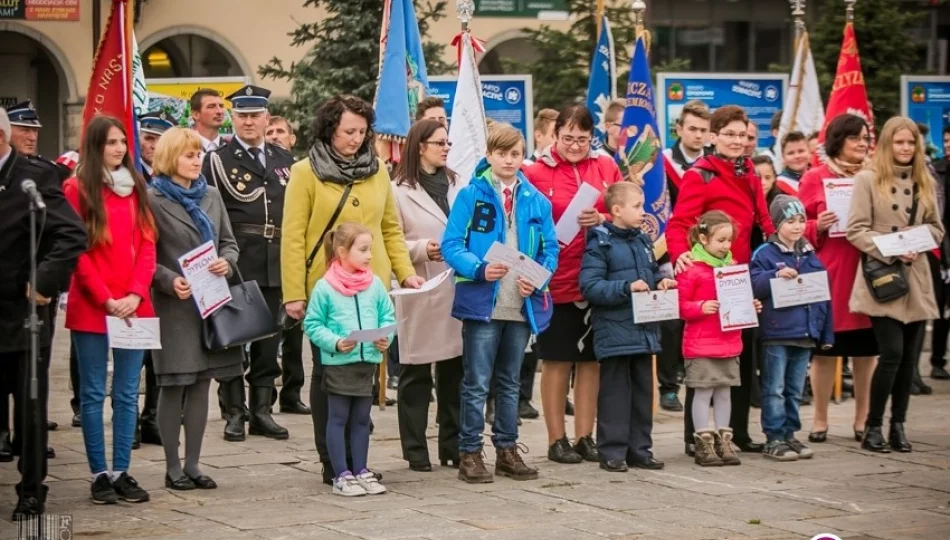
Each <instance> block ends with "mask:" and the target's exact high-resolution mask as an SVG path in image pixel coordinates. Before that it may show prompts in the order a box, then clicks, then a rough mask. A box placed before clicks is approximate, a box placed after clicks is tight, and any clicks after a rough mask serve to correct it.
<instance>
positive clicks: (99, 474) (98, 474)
mask: <svg viewBox="0 0 950 540" xmlns="http://www.w3.org/2000/svg"><path fill="white" fill-rule="evenodd" d="M104 474H109V471H102V472H97V473H93V475H92V481H93V482H95V481H96V480H98V479H99V477H100V476H102V475H104ZM110 479H111V477H110Z"/></svg>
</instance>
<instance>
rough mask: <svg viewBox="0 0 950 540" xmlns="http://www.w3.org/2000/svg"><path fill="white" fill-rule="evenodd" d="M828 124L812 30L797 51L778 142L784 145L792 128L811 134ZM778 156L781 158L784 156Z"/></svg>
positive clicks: (800, 43) (804, 36)
mask: <svg viewBox="0 0 950 540" xmlns="http://www.w3.org/2000/svg"><path fill="white" fill-rule="evenodd" d="M824 124H825V106H824V105H823V104H822V102H821V91H820V90H819V88H818V72H817V71H815V59H814V58H813V57H812V55H811V47H810V46H809V44H808V32H805V33H804V34H802V37H801V41H800V42H799V43H798V50H797V51H796V54H795V67H793V68H792V76H791V83H790V84H789V87H788V99H787V100H786V101H785V109H784V110H783V111H782V125H781V126H780V127H779V130H778V140H777V141H776V143H778V145H781V141H782V138H783V137H785V134H787V133H788V132H790V131H801V132H802V133H804V134H805V135H806V136H807V135H810V134H812V133H814V132H817V131H819V130H821V127H822V126H823V125H824ZM777 157H778V159H779V160H781V157H782V156H777Z"/></svg>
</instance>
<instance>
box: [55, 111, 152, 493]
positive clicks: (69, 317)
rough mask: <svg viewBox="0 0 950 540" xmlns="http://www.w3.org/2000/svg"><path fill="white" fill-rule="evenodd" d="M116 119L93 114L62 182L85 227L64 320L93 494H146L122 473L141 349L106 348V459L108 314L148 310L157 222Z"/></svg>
mask: <svg viewBox="0 0 950 540" xmlns="http://www.w3.org/2000/svg"><path fill="white" fill-rule="evenodd" d="M128 144H129V143H128V138H127V136H126V133H125V128H124V127H123V125H122V123H121V122H120V121H119V120H116V119H115V118H111V117H107V116H99V117H96V118H95V119H94V120H93V121H92V122H90V123H89V125H88V127H87V128H86V133H85V140H84V142H83V149H82V153H81V154H80V155H81V156H82V162H81V163H80V164H79V167H78V169H77V170H76V177H75V178H70V179H69V180H67V181H66V183H65V184H64V185H63V192H64V194H65V195H66V199H67V200H69V202H70V204H72V205H73V207H74V208H75V209H76V212H77V213H78V214H79V216H80V218H82V220H83V222H84V223H85V225H86V229H87V231H88V233H89V245H90V248H89V251H87V252H86V253H85V254H83V255H82V256H81V257H80V258H79V262H78V264H77V266H76V272H75V273H74V274H73V278H72V281H71V283H70V286H69V305H68V307H67V310H66V328H69V329H70V330H71V331H72V340H73V344H74V345H75V347H76V356H77V361H78V364H79V395H80V410H81V414H82V433H83V439H84V441H85V445H86V456H87V459H88V460H89V468H90V470H91V472H92V475H93V482H92V500H93V502H94V503H96V504H112V503H116V502H117V501H118V500H119V499H121V500H124V501H127V502H145V501H147V500H148V499H149V496H148V493H147V492H146V491H145V490H143V489H142V488H141V487H139V485H138V483H137V482H136V481H135V479H133V478H132V477H131V476H129V474H128V470H129V462H130V458H131V454H132V439H133V437H134V435H135V424H136V420H137V417H138V394H139V392H138V390H139V376H140V373H141V372H142V358H143V356H144V351H142V350H130V349H112V358H113V371H112V396H111V397H112V432H113V436H112V439H113V443H112V444H113V449H112V468H111V469H110V468H109V467H108V464H107V463H106V452H105V434H104V433H103V431H104V430H103V419H102V404H103V402H104V401H105V397H106V378H107V366H108V362H109V340H108V336H107V334H106V317H117V318H119V319H128V318H132V317H154V316H155V314H154V312H153V311H152V302H151V299H150V296H149V289H150V286H151V283H152V275H153V274H154V273H155V239H156V231H155V222H154V220H153V218H152V213H151V211H150V210H149V206H148V200H147V197H146V193H145V180H144V179H142V177H141V176H140V175H139V174H138V173H137V172H136V171H135V169H134V166H133V164H132V158H131V156H130V154H129V152H128Z"/></svg>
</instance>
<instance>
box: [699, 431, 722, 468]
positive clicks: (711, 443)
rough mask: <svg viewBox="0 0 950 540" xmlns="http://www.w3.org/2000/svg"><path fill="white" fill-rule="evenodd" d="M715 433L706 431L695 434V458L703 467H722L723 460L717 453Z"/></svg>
mask: <svg viewBox="0 0 950 540" xmlns="http://www.w3.org/2000/svg"><path fill="white" fill-rule="evenodd" d="M715 433H716V432H715V431H713V430H711V429H704V430H702V431H699V432H697V433H694V434H693V440H694V441H696V456H695V457H694V458H693V459H694V461H695V462H696V464H697V465H699V466H701V467H720V466H722V458H721V457H719V455H718V454H717V453H716V437H715Z"/></svg>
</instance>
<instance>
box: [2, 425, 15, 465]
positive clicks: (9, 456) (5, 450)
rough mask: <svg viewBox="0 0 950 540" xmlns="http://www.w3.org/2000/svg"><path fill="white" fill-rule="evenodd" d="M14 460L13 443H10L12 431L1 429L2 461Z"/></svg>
mask: <svg viewBox="0 0 950 540" xmlns="http://www.w3.org/2000/svg"><path fill="white" fill-rule="evenodd" d="M10 461H13V445H12V444H11V443H10V433H9V432H8V431H0V463H7V462H10Z"/></svg>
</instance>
